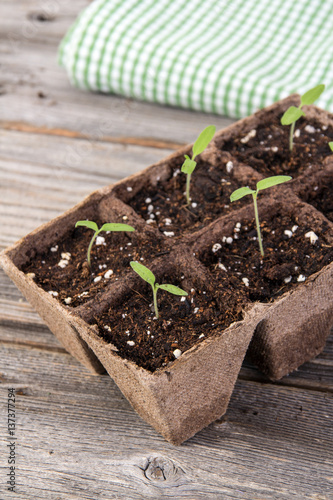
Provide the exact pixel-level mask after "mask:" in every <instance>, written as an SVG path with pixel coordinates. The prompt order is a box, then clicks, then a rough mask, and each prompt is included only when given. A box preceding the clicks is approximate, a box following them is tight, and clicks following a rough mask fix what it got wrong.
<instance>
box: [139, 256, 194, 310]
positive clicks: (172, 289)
mask: <svg viewBox="0 0 333 500" xmlns="http://www.w3.org/2000/svg"><path fill="white" fill-rule="evenodd" d="M130 265H131V267H132V269H133V271H135V272H136V273H137V274H138V275H139V276H140V277H141V278H142V279H143V280H145V281H146V282H147V283H149V284H150V286H151V287H152V290H153V297H154V310H155V316H156V318H157V319H158V318H159V315H158V308H157V291H158V290H159V289H161V290H165V291H166V292H169V293H172V294H173V295H182V296H186V295H188V293H187V292H185V291H184V290H182V289H181V288H179V287H178V286H175V285H159V284H158V283H156V278H155V275H154V274H153V273H152V272H151V271H150V269H148V267H146V266H144V265H143V264H140V262H136V261H132V262H130Z"/></svg>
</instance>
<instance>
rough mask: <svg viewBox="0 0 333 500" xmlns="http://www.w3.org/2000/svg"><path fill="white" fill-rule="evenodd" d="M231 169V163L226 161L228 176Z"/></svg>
mask: <svg viewBox="0 0 333 500" xmlns="http://www.w3.org/2000/svg"><path fill="white" fill-rule="evenodd" d="M233 168H234V164H233V163H232V161H228V163H227V164H226V169H227V172H228V174H230V173H231V172H232V169H233Z"/></svg>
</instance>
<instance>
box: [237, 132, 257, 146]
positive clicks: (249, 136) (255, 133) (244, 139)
mask: <svg viewBox="0 0 333 500" xmlns="http://www.w3.org/2000/svg"><path fill="white" fill-rule="evenodd" d="M256 135H257V131H256V129H252V130H250V132H249V133H248V134H247V135H246V136H245V137H243V139H241V140H240V141H241V142H242V143H243V144H246V143H247V142H249V140H250V139H252V137H255V136H256Z"/></svg>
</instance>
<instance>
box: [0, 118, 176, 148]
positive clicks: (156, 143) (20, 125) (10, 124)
mask: <svg viewBox="0 0 333 500" xmlns="http://www.w3.org/2000/svg"><path fill="white" fill-rule="evenodd" d="M0 128H2V129H3V130H8V131H15V132H24V133H34V134H43V135H51V136H58V137H67V138H71V139H85V140H87V139H93V140H94V141H95V142H109V143H113V144H130V145H133V146H141V147H150V148H157V149H172V150H175V151H176V150H177V149H179V148H181V147H182V146H184V145H185V143H183V142H179V143H178V142H172V141H163V140H160V139H154V138H150V137H147V138H146V137H111V136H103V137H91V136H89V135H88V134H83V133H81V132H78V131H75V130H68V129H63V128H48V127H45V126H42V127H41V126H37V125H33V124H30V123H25V122H15V121H2V122H1V121H0Z"/></svg>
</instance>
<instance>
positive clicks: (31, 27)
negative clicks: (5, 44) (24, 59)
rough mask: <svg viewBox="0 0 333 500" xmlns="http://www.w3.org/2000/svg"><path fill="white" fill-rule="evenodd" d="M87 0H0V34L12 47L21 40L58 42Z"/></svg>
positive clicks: (17, 46)
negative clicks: (73, 0) (68, 0)
mask: <svg viewBox="0 0 333 500" xmlns="http://www.w3.org/2000/svg"><path fill="white" fill-rule="evenodd" d="M89 3H90V2H89V0H76V1H75V2H66V0H55V1H52V2H49V1H47V0H42V1H40V0H25V1H24V2H19V1H17V0H16V1H15V0H1V16H0V33H1V38H5V39H6V40H8V41H9V42H10V43H11V45H12V47H13V48H16V49H17V48H19V46H20V44H21V43H23V42H24V41H29V42H31V43H44V44H45V43H47V44H53V45H54V44H58V43H59V39H60V38H61V37H62V36H63V35H64V33H65V32H66V31H67V30H68V28H69V27H70V25H71V24H72V23H73V22H74V20H75V19H76V17H77V15H78V14H79V12H81V10H82V9H84V8H85V7H86V6H87V5H89Z"/></svg>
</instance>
